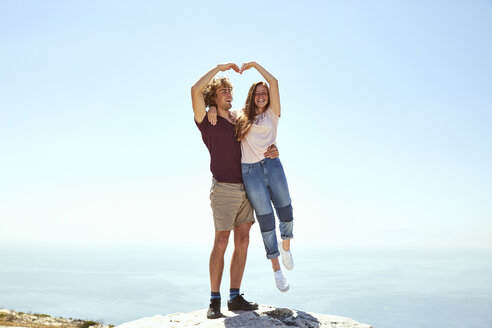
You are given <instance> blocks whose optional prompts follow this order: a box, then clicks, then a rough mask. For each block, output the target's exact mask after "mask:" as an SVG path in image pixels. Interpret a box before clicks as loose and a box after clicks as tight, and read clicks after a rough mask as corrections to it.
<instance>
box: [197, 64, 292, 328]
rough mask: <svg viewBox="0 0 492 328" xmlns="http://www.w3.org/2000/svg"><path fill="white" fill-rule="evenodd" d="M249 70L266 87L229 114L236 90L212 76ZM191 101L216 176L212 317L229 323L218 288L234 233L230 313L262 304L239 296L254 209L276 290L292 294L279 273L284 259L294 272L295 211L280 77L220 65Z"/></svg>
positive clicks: (253, 88) (259, 86)
mask: <svg viewBox="0 0 492 328" xmlns="http://www.w3.org/2000/svg"><path fill="white" fill-rule="evenodd" d="M250 68H255V69H256V70H257V71H258V72H259V73H260V74H261V75H262V76H263V77H264V78H265V80H266V81H267V82H268V84H267V83H265V82H257V83H254V84H253V85H252V86H251V88H250V90H249V92H248V96H247V99H246V103H245V105H244V108H242V109H241V110H237V111H233V110H230V109H231V107H232V104H231V103H232V84H231V82H230V81H229V79H228V78H227V77H218V78H214V77H215V75H216V74H217V73H219V72H223V71H227V70H229V69H233V70H234V71H236V72H237V73H240V74H242V73H243V72H244V71H245V70H248V69H250ZM191 98H192V104H193V112H194V114H195V123H196V125H197V127H198V129H199V130H200V132H201V135H202V139H203V142H204V143H205V145H206V146H207V148H208V151H209V153H210V170H211V171H212V175H213V179H212V188H211V192H210V200H211V207H212V212H213V219H214V225H215V240H214V246H213V249H212V253H211V254H210V262H209V270H210V285H211V300H210V306H209V309H208V312H207V318H209V319H215V318H220V317H223V314H222V313H221V312H220V303H221V296H220V283H221V280H222V273H223V270H224V253H225V250H226V248H227V244H228V241H229V235H230V233H231V230H234V252H233V255H232V259H231V267H230V275H231V278H230V279H231V281H230V294H229V301H228V302H227V306H228V309H229V310H230V311H234V310H243V311H252V310H256V309H257V308H258V304H256V303H252V302H248V301H246V300H245V299H244V298H243V297H242V294H240V292H239V289H240V286H241V280H242V277H243V272H244V267H245V265H246V257H247V252H248V244H249V231H250V229H251V226H252V225H253V223H254V222H255V219H254V216H253V208H254V210H255V213H256V218H257V220H258V222H259V224H260V230H261V234H262V238H263V243H264V246H265V250H266V256H267V258H268V259H270V260H271V262H272V268H273V272H274V277H275V282H276V285H277V288H278V289H279V290H280V291H281V292H286V291H288V290H289V287H290V285H289V283H288V282H287V279H286V278H285V277H284V275H283V273H282V270H281V269H280V264H279V261H278V257H279V256H280V255H282V262H283V264H284V266H285V267H286V268H287V269H289V270H291V269H292V268H293V267H294V262H293V260H292V254H291V252H290V239H291V238H292V237H293V235H292V229H293V215H292V205H291V200H290V195H289V190H288V186H287V180H286V178H285V174H284V171H283V168H282V164H281V163H280V160H279V159H278V150H277V148H276V146H275V141H276V136H277V125H278V120H279V117H280V96H279V90H278V82H277V80H276V79H275V77H273V75H271V74H270V73H269V72H268V71H267V70H265V69H264V68H263V67H262V66H260V65H259V64H257V63H255V62H250V63H245V64H243V65H242V67H241V69H239V67H238V66H237V65H236V64H233V63H228V64H220V65H217V66H216V67H215V68H213V69H212V70H210V71H209V72H207V73H206V74H205V75H203V76H202V77H201V78H200V79H199V80H198V81H197V82H196V83H195V84H194V85H193V87H192V88H191ZM207 107H209V113H208V115H207V111H206V108H207ZM217 114H218V116H217ZM250 201H251V203H250ZM272 202H273V206H274V207H275V210H276V212H277V216H278V218H279V221H280V222H279V227H280V233H281V239H282V245H281V247H278V244H277V236H276V229H275V216H274V214H273V207H272ZM251 205H253V208H252V207H251ZM279 250H280V251H279Z"/></svg>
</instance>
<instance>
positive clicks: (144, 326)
mask: <svg viewBox="0 0 492 328" xmlns="http://www.w3.org/2000/svg"><path fill="white" fill-rule="evenodd" d="M221 311H222V313H223V314H224V315H225V317H224V318H220V319H214V320H209V319H207V318H206V312H207V310H206V309H205V310H198V311H194V312H189V313H173V314H168V315H165V316H162V315H156V316H154V317H147V318H142V319H138V320H135V321H131V322H127V323H124V324H121V325H119V326H116V328H185V327H205V328H212V327H227V328H240V327H241V328H243V327H244V328H246V327H248V328H250V327H251V328H271V327H289V328H292V327H303V328H318V327H320V328H325V327H326V328H328V327H330V328H372V326H371V325H367V324H363V323H359V322H357V321H355V320H352V319H349V318H344V317H338V316H334V315H328V314H318V313H311V312H304V311H299V310H293V309H288V308H277V307H274V306H270V305H261V306H260V307H259V309H258V310H256V311H248V312H245V311H233V312H231V311H228V310H227V308H226V307H222V308H221Z"/></svg>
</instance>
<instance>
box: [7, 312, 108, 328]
mask: <svg viewBox="0 0 492 328" xmlns="http://www.w3.org/2000/svg"><path fill="white" fill-rule="evenodd" d="M13 327H16V328H89V327H92V328H110V327H113V326H111V325H103V324H102V323H99V322H95V321H86V320H78V319H66V318H60V317H52V316H50V315H47V314H39V313H24V312H16V311H12V310H7V309H0V328H13Z"/></svg>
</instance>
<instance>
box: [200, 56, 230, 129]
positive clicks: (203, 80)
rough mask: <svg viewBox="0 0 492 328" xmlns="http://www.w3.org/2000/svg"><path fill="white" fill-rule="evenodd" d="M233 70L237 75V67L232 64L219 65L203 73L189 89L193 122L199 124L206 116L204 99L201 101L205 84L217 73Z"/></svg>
mask: <svg viewBox="0 0 492 328" xmlns="http://www.w3.org/2000/svg"><path fill="white" fill-rule="evenodd" d="M231 68H232V69H233V70H235V71H236V72H238V73H239V67H237V65H236V64H234V63H227V64H219V65H217V66H215V67H214V68H212V69H211V70H210V71H208V72H207V73H205V75H203V76H202V77H201V78H200V79H199V80H198V81H196V83H195V84H194V85H193V86H192V87H191V103H192V106H193V112H194V113H195V121H197V122H198V123H201V122H202V121H203V118H204V117H205V114H207V112H206V110H205V108H206V106H205V99H203V95H202V92H203V90H205V88H206V87H207V84H208V83H209V82H210V81H211V80H212V79H213V78H214V76H215V74H217V73H218V72H223V71H227V70H229V69H231Z"/></svg>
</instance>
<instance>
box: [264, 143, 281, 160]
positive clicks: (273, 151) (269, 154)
mask: <svg viewBox="0 0 492 328" xmlns="http://www.w3.org/2000/svg"><path fill="white" fill-rule="evenodd" d="M263 155H264V156H265V157H266V158H270V159H274V158H277V157H278V155H279V154H278V148H277V146H275V145H273V144H272V145H270V146H268V149H267V151H266V152H265V153H264V154H263Z"/></svg>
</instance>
